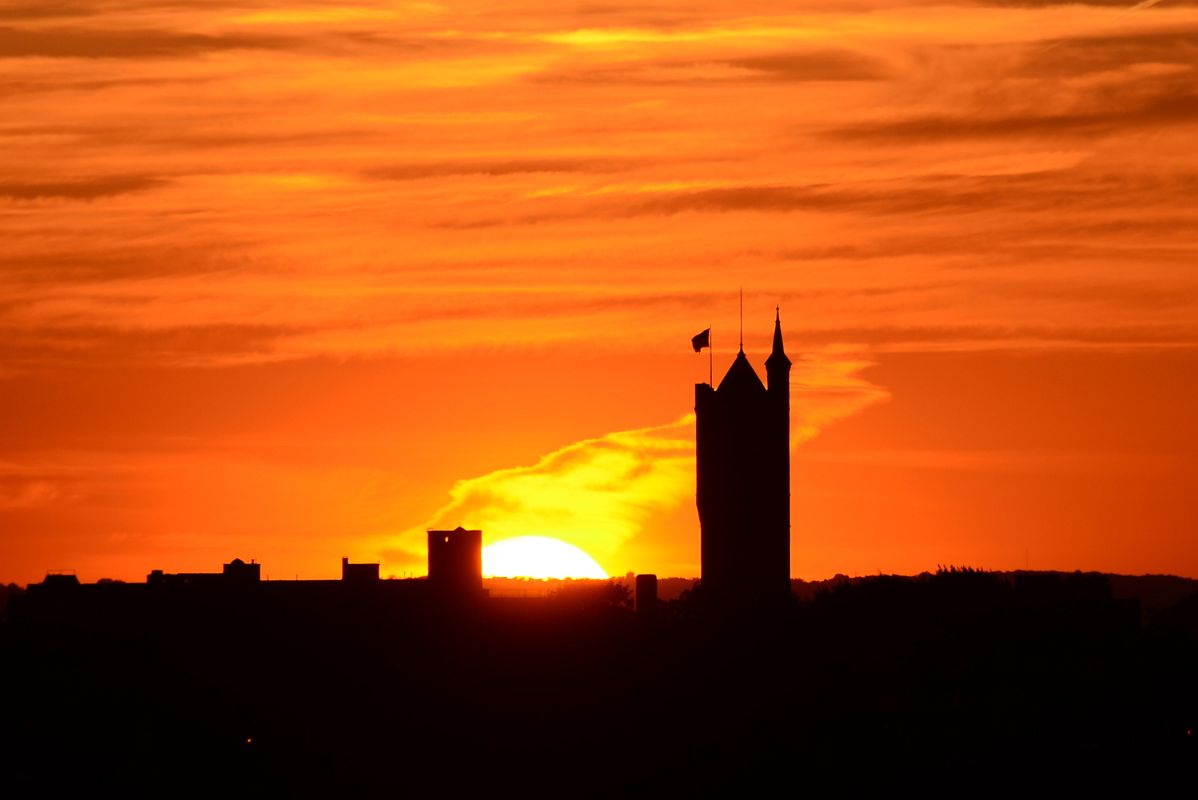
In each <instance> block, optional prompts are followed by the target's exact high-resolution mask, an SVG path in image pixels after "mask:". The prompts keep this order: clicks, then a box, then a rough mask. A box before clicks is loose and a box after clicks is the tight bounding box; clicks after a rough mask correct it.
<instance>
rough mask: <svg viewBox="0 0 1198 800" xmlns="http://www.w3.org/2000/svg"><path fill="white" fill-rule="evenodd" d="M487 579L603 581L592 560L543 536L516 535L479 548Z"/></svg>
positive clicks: (580, 552) (569, 546)
mask: <svg viewBox="0 0 1198 800" xmlns="http://www.w3.org/2000/svg"><path fill="white" fill-rule="evenodd" d="M483 575H484V576H486V577H488V578H496V577H503V578H600V579H602V578H606V577H607V573H606V572H604V570H603V567H601V566H599V564H598V563H596V561H595V559H593V558H591V557H590V556H589V555H587V554H586V553H584V552H583V551H582V550H579V549H578V548H577V547H575V546H574V545H571V544H566V543H565V542H563V541H560V540H558V539H550V538H549V537H547V536H519V537H517V538H515V539H504V540H503V541H502V542H496V543H495V544H493V545H489V546H487V547H484V548H483Z"/></svg>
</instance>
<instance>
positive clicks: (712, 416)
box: [695, 315, 790, 600]
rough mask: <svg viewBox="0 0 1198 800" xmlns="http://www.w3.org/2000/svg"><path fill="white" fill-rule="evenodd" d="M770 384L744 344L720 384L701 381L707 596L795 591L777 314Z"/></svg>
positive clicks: (699, 497) (699, 466) (786, 407)
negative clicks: (791, 569) (755, 367)
mask: <svg viewBox="0 0 1198 800" xmlns="http://www.w3.org/2000/svg"><path fill="white" fill-rule="evenodd" d="M765 370H766V380H767V381H768V388H767V386H766V385H764V384H762V382H761V379H760V378H758V377H757V373H756V372H755V371H754V370H753V367H752V366H751V365H750V364H749V360H748V359H747V358H746V357H745V351H744V348H743V347H742V348H741V350H740V352H739V353H737V354H736V359H735V360H734V361H733V362H732V366H731V367H730V368H729V369H728V372H727V374H726V375H725V376H724V379H723V380H722V381H720V385H719V387H718V388H713V387H712V386H710V385H709V384H706V383H700V384H696V385H695V418H696V422H695V425H696V434H695V435H696V476H695V477H696V491H695V499H696V503H697V505H698V507H699V525H700V527H701V531H702V533H701V537H702V541H701V546H702V570H703V574H702V581H703V588H704V592H705V593H709V594H712V595H719V596H723V597H727V598H732V599H735V598H739V599H742V600H747V599H749V598H756V597H762V596H778V597H783V596H786V594H787V593H788V592H789V591H790V359H789V358H787V357H786V353H785V352H784V351H783V347H782V322H781V316H780V315H779V316H776V317H775V319H774V343H773V351H772V352H771V353H770V356H769V358H768V359H766V362H765Z"/></svg>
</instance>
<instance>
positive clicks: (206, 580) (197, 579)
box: [146, 558, 262, 586]
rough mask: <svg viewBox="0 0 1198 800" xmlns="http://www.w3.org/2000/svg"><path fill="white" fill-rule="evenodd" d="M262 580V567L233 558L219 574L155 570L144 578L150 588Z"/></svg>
mask: <svg viewBox="0 0 1198 800" xmlns="http://www.w3.org/2000/svg"><path fill="white" fill-rule="evenodd" d="M261 580H262V565H261V564H259V563H257V562H256V561H254V560H253V559H251V560H250V563H248V564H247V563H245V562H244V561H242V560H241V559H240V558H235V559H233V560H232V561H230V562H229V563H227V564H225V565H224V566H222V567H221V571H220V572H163V571H162V570H160V569H156V570H153V571H151V572H150V574H149V575H147V576H146V583H147V584H149V585H150V586H228V585H231V584H249V583H258V582H259V581H261Z"/></svg>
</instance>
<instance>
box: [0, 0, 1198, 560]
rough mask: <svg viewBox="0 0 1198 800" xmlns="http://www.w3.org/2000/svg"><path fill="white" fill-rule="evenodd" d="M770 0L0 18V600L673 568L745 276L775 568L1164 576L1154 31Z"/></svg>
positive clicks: (1135, 14) (1192, 533)
mask: <svg viewBox="0 0 1198 800" xmlns="http://www.w3.org/2000/svg"><path fill="white" fill-rule="evenodd" d="M798 9H799V4H795V3H783V2H756V3H753V2H737V3H732V2H727V0H723V1H722V2H718V3H716V2H704V1H703V0H700V1H699V2H686V3H681V2H667V3H645V4H632V5H628V4H621V3H611V4H605V3H602V2H597V3H576V4H572V3H562V2H539V1H538V2H528V1H527V0H515V2H510V3H477V2H472V3H435V2H366V3H358V4H355V3H351V2H336V3H333V2H325V3H306V4H293V3H283V2H271V0H260V1H257V2H232V1H230V2H224V0H215V2H204V3H189V2H179V0H53V2H51V1H50V0H18V2H16V3H7V4H5V5H4V6H3V7H0V242H2V243H3V244H2V245H0V580H5V581H8V580H11V581H18V582H26V581H36V580H39V579H40V578H41V576H42V575H43V574H44V573H45V571H46V570H47V569H75V570H77V571H78V573H79V575H80V577H81V578H82V579H85V580H94V579H97V578H100V577H104V576H109V577H116V578H124V579H141V578H142V577H144V575H145V573H146V572H147V571H148V570H149V569H151V568H154V567H160V568H165V569H167V570H168V571H170V570H175V571H182V570H193V569H194V570H211V569H217V568H219V565H220V563H221V562H223V561H226V560H228V559H229V558H232V557H233V556H241V557H243V558H250V557H253V558H257V559H258V560H259V561H261V562H263V564H264V565H265V566H264V574H269V575H270V576H271V577H273V578H283V577H286V578H291V577H294V576H295V575H299V576H301V577H332V576H335V575H337V574H338V571H339V560H338V559H339V558H340V556H342V555H348V556H350V557H352V558H353V559H354V560H361V561H368V560H375V559H378V560H381V561H382V564H383V572H384V574H396V575H402V574H406V573H411V572H416V573H419V572H421V571H422V570H423V559H424V554H423V544H422V539H423V530H424V529H425V528H426V527H429V526H442V525H447V526H455V525H458V524H463V525H466V526H468V527H481V528H483V530H484V537H485V538H486V539H488V540H496V539H499V538H505V537H510V536H517V535H523V534H528V535H552V536H556V537H558V538H561V539H563V540H565V541H567V542H570V543H572V544H575V545H577V546H579V547H581V548H583V549H584V550H586V551H587V552H588V553H590V554H591V555H592V556H594V557H595V558H596V559H597V560H598V561H599V563H600V564H602V565H603V566H604V568H606V569H607V570H608V571H609V572H611V573H613V574H617V573H623V572H625V571H628V570H635V571H638V572H650V571H656V572H658V573H660V574H663V575H697V573H698V562H699V550H698V541H699V538H698V523H697V518H696V514H695V511H694V461H693V435H694V434H693V421H692V420H691V419H690V418H689V417H688V414H689V413H690V412H691V410H692V405H693V392H694V388H693V385H694V383H695V382H696V381H700V380H706V375H707V358H706V356H705V355H703V356H696V355H695V354H693V353H692V352H691V351H690V349H689V339H690V337H691V335H693V334H695V333H697V332H698V331H700V330H702V329H703V328H704V327H706V326H707V325H709V324H710V325H712V326H713V339H714V343H715V345H716V369H717V371H722V369H725V368H726V367H727V365H728V364H729V363H730V361H731V356H732V354H733V352H734V350H735V337H736V326H737V300H736V297H737V288H738V287H739V286H742V285H743V286H744V288H745V322H746V330H745V346H746V350H748V351H750V355H751V358H752V360H753V362H754V364H755V365H756V366H758V367H759V368H760V366H761V363H762V361H763V360H764V356H765V350H766V349H767V347H768V337H769V335H770V333H771V323H772V319H773V308H774V305H775V304H780V305H781V306H782V319H783V328H784V331H785V334H786V341H787V347H788V351H789V352H790V355H791V358H792V359H793V360H794V361H795V362H796V364H795V369H794V372H793V385H792V409H793V423H794V437H793V438H794V441H795V443H796V447H795V450H794V462H793V487H792V495H793V510H792V526H793V532H794V534H793V542H792V572H793V574H794V575H795V576H797V577H807V578H823V577H827V576H830V575H832V574H834V573H836V572H844V573H850V574H863V573H874V572H877V571H879V570H881V571H884V572H908V573H909V572H917V571H920V570H924V569H934V568H935V567H936V565H937V564H947V563H953V564H969V565H972V566H977V567H984V568H992V569H1005V568H1016V567H1023V566H1024V565H1025V564H1026V565H1030V566H1031V567H1032V568H1044V569H1047V568H1054V569H1075V568H1080V569H1101V570H1109V571H1120V572H1135V573H1139V572H1173V573H1178V574H1183V575H1190V576H1198V547H1196V546H1195V545H1194V542H1195V540H1196V538H1198V537H1196V534H1198V530H1196V528H1198V425H1196V424H1195V423H1194V421H1193V420H1194V417H1193V413H1194V409H1195V408H1196V407H1198V348H1196V347H1195V345H1196V344H1198V270H1196V268H1195V265H1196V264H1198V236H1196V234H1198V203H1195V200H1194V198H1195V197H1196V196H1198V150H1196V149H1195V147H1194V142H1195V141H1196V138H1195V137H1196V134H1198V88H1196V87H1198V5H1195V4H1194V3H1193V2H1175V1H1173V0H1164V1H1163V2H1156V3H1154V2H1152V0H1148V2H1144V3H1140V4H1139V5H1138V6H1133V5H1132V4H1131V3H1114V2H1103V3H1098V4H1093V5H1052V4H1045V3H1040V2H1038V0H1030V2H1022V3H1009V2H997V3H992V4H987V3H984V2H976V3H966V2H956V3H945V4H940V5H931V4H920V3H918V2H899V1H898V0H842V1H840V2H837V1H835V0H833V1H831V2H823V3H814V4H808V5H806V6H804V7H803V8H802V10H798Z"/></svg>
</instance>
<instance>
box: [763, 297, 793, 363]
mask: <svg viewBox="0 0 1198 800" xmlns="http://www.w3.org/2000/svg"><path fill="white" fill-rule="evenodd" d="M775 367H783V368H785V369H787V370H789V369H790V359H789V358H787V357H786V351H785V350H784V349H783V347H782V309H781V308H779V307H778V306H775V307H774V347H773V349H772V350H771V351H770V357H769V358H767V359H766V360H765V368H766V371H767V372H769V371H770V370H773V369H774V368H775Z"/></svg>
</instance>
